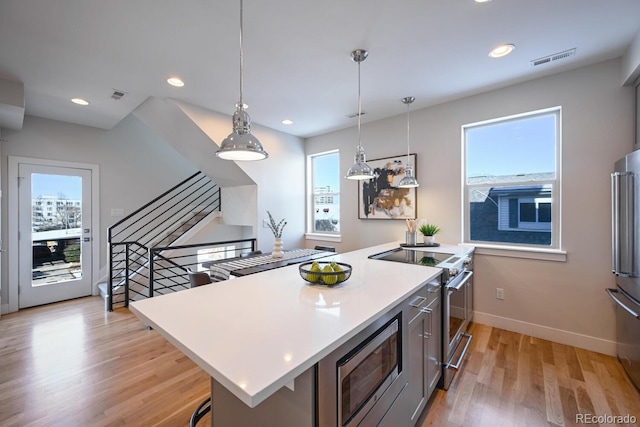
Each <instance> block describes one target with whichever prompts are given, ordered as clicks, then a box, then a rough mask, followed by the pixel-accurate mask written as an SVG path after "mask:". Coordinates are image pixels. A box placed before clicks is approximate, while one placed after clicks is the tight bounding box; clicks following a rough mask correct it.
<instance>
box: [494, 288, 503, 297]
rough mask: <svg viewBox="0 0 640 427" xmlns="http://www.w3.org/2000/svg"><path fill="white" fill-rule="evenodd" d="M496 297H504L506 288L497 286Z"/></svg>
mask: <svg viewBox="0 0 640 427" xmlns="http://www.w3.org/2000/svg"><path fill="white" fill-rule="evenodd" d="M496 298H497V299H504V289H502V288H496Z"/></svg>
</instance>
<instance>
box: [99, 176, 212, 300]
mask: <svg viewBox="0 0 640 427" xmlns="http://www.w3.org/2000/svg"><path fill="white" fill-rule="evenodd" d="M220 213H221V199H220V187H219V186H218V185H217V184H216V183H215V182H213V181H212V180H211V179H210V178H209V177H208V176H207V175H205V174H204V173H202V172H197V173H195V174H194V175H192V176H190V177H189V178H187V179H185V180H184V181H182V182H181V183H179V184H177V185H176V186H174V187H173V188H171V189H170V190H168V191H166V192H165V193H163V194H161V195H160V196H158V197H156V198H155V199H153V200H152V201H150V202H149V203H147V204H145V205H144V206H142V207H141V208H140V209H138V210H136V211H135V212H133V213H132V214H130V215H128V216H127V217H125V218H123V219H122V220H120V221H119V222H117V223H116V224H114V225H112V226H111V227H109V229H108V245H109V246H108V251H109V253H108V271H109V272H108V275H107V281H106V284H105V285H104V287H105V288H106V289H103V290H104V291H105V294H106V307H107V309H108V310H109V311H111V310H113V308H114V307H119V306H125V307H127V306H128V305H129V301H131V300H136V299H140V298H146V297H151V296H153V294H154V289H153V288H154V286H151V280H150V274H149V268H150V266H151V264H152V263H157V266H156V267H155V273H154V277H153V281H154V282H156V283H158V284H160V286H158V287H157V288H160V289H163V290H164V292H167V291H177V290H180V289H186V288H188V287H189V284H188V279H187V277H186V270H187V268H188V266H189V265H190V263H189V262H184V261H186V260H180V257H176V256H173V257H171V258H170V257H168V254H169V253H170V252H171V251H172V250H178V249H183V248H184V247H185V246H184V245H182V246H179V245H180V243H181V239H184V237H185V235H187V234H188V233H189V232H190V231H192V230H195V229H197V227H199V226H200V225H201V224H206V223H208V222H209V221H211V220H212V219H214V218H217V217H219V216H220ZM194 246H197V245H194ZM156 247H161V248H162V250H160V251H157V250H153V249H154V248H156ZM150 254H153V255H150ZM180 261H183V262H180ZM158 266H159V267H160V268H159V267H158ZM156 291H157V290H156ZM161 293H162V292H161Z"/></svg>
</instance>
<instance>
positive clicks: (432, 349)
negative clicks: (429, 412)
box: [406, 280, 442, 425]
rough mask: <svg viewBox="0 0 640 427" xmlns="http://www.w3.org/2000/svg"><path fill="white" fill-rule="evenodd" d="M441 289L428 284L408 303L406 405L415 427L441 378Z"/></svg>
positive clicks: (435, 285) (439, 286)
mask: <svg viewBox="0 0 640 427" xmlns="http://www.w3.org/2000/svg"><path fill="white" fill-rule="evenodd" d="M441 292H442V285H441V284H440V281H439V280H434V281H432V282H429V283H428V284H427V285H426V286H425V287H423V288H422V289H420V290H419V291H418V292H416V293H415V294H414V295H413V296H412V298H410V299H409V310H408V313H409V316H408V319H409V325H408V329H409V331H408V332H409V333H408V335H409V336H408V345H407V352H408V355H407V356H408V357H407V361H408V372H409V384H408V386H407V390H406V392H407V401H408V405H409V408H410V412H409V413H410V414H412V415H411V425H415V423H416V421H417V420H418V418H419V417H420V414H421V413H422V411H423V410H424V408H425V406H426V404H427V401H428V400H429V397H430V396H431V393H432V392H433V390H434V389H435V388H436V385H437V384H438V380H439V379H440V375H441V374H442V369H441V367H442V296H441Z"/></svg>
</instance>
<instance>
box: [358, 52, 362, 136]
mask: <svg viewBox="0 0 640 427" xmlns="http://www.w3.org/2000/svg"><path fill="white" fill-rule="evenodd" d="M360 62H362V61H361V60H360V61H358V147H362V137H361V132H360V118H361V117H362V98H361V96H360Z"/></svg>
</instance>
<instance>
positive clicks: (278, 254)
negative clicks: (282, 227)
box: [271, 237, 282, 258]
mask: <svg viewBox="0 0 640 427" xmlns="http://www.w3.org/2000/svg"><path fill="white" fill-rule="evenodd" d="M271 258H282V239H281V238H280V237H276V240H275V241H274V242H273V252H271Z"/></svg>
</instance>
